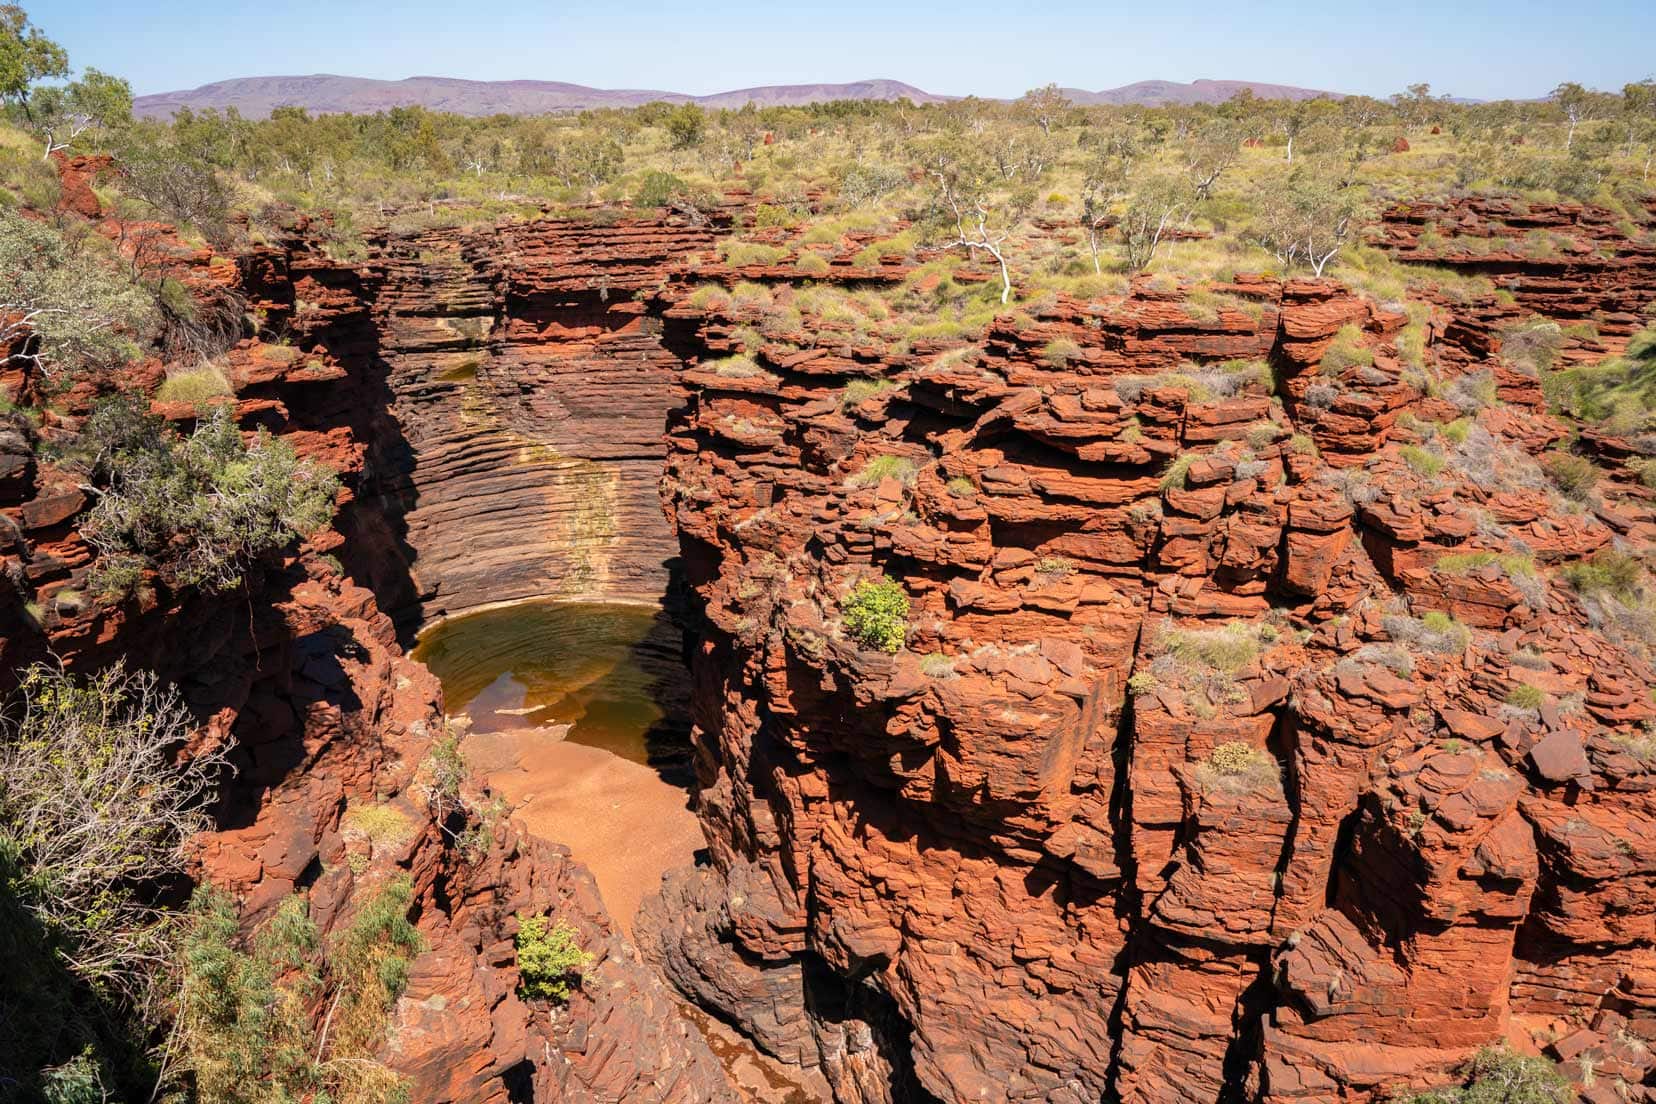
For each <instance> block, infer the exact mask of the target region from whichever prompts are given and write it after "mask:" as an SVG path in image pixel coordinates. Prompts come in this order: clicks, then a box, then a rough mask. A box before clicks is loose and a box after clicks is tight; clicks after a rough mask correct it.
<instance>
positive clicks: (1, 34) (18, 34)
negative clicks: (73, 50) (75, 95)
mask: <svg viewBox="0 0 1656 1104" xmlns="http://www.w3.org/2000/svg"><path fill="white" fill-rule="evenodd" d="M68 75H69V55H68V54H67V53H65V52H64V49H63V47H62V46H59V45H58V44H57V43H55V42H53V41H52V40H51V39H49V38H47V37H46V36H45V35H43V34H41V33H40V30H39V29H38V28H36V27H33V26H30V24H29V17H28V14H27V13H25V12H24V10H23V9H22V7H21V6H19V5H17V4H0V99H4V100H9V101H10V102H12V103H15V104H22V103H24V102H25V101H26V100H27V98H28V95H29V89H30V87H31V86H33V85H34V83H35V82H36V81H42V80H53V79H56V78H58V77H66V76H68Z"/></svg>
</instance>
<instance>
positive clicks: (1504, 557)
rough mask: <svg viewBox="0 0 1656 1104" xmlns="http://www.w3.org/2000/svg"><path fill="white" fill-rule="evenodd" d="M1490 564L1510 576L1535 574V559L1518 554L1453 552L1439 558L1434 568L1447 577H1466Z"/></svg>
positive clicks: (1433, 565)
mask: <svg viewBox="0 0 1656 1104" xmlns="http://www.w3.org/2000/svg"><path fill="white" fill-rule="evenodd" d="M1490 564H1497V565H1499V566H1500V568H1501V570H1502V571H1504V572H1506V573H1507V574H1508V575H1534V574H1535V557H1534V556H1531V555H1527V554H1523V553H1517V552H1508V553H1501V552H1489V551H1477V552H1452V553H1450V554H1449V555H1447V556H1439V557H1438V558H1437V561H1436V562H1435V563H1433V564H1432V568H1433V569H1434V570H1436V571H1441V572H1443V573H1444V574H1446V575H1465V574H1466V573H1467V572H1469V571H1476V570H1477V569H1478V568H1480V567H1488V566H1489V565H1490Z"/></svg>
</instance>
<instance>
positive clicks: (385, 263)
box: [305, 222, 712, 622]
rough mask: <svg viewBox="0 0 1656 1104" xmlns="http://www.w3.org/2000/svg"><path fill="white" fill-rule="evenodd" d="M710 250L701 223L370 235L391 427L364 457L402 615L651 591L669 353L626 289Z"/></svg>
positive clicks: (657, 595)
mask: <svg viewBox="0 0 1656 1104" xmlns="http://www.w3.org/2000/svg"><path fill="white" fill-rule="evenodd" d="M711 241H712V233H711V231H710V230H709V229H708V228H706V227H700V228H698V227H692V226H687V225H686V226H672V227H670V226H662V225H659V224H638V223H629V222H622V223H618V224H615V225H609V226H603V225H592V226H582V225H576V224H569V223H555V222H543V223H529V224H522V225H513V226H505V227H501V228H498V229H496V230H493V231H482V232H471V233H463V232H459V231H442V230H438V231H430V232H425V233H414V234H409V235H407V236H401V237H396V238H387V239H381V240H379V241H377V242H376V243H374V244H375V255H374V260H373V262H372V263H371V264H370V266H369V267H368V272H369V273H370V279H371V287H370V288H369V289H368V290H369V293H370V297H371V301H372V315H373V321H374V326H375V331H376V333H377V337H378V355H379V356H380V357H382V358H383V361H384V374H385V379H386V384H387V386H388V388H389V391H390V411H391V414H392V416H393V417H394V419H395V420H396V422H397V425H398V427H399V428H400V434H399V435H398V437H397V439H396V447H394V448H383V447H382V448H380V449H378V450H376V452H375V453H374V455H373V457H372V462H373V464H374V475H375V486H376V488H377V489H378V491H379V493H380V494H381V495H383V496H384V499H385V501H384V504H383V510H384V512H385V513H386V514H387V515H388V516H394V517H396V518H398V519H399V524H400V526H401V527H402V532H401V534H400V535H401V539H402V541H404V542H405V543H406V545H407V549H406V558H407V559H408V561H409V563H410V566H409V574H410V576H411V577H412V580H413V584H414V593H413V594H412V595H410V596H408V597H407V601H408V602H410V603H411V606H410V607H405V608H404V609H401V610H399V611H398V612H399V616H400V617H403V618H406V619H408V620H412V621H417V622H427V621H429V620H430V619H431V618H433V617H435V616H442V615H448V614H453V613H457V612H462V611H464V610H467V609H471V608H475V607H478V606H483V605H488V604H491V603H498V602H507V601H513V600H517V599H522V598H540V597H557V598H607V599H615V598H626V599H639V600H645V601H658V600H660V599H661V597H662V595H663V593H664V592H665V591H666V589H667V585H668V566H667V565H668V561H669V560H670V559H672V558H673V557H674V556H675V555H676V553H677V548H676V544H675V542H674V541H673V538H672V534H671V533H670V531H669V530H668V529H667V526H666V523H665V522H664V520H663V519H662V515H661V509H660V504H659V499H658V495H657V490H656V485H657V482H658V481H659V479H660V474H661V461H662V457H663V455H664V453H663V448H662V443H661V427H662V426H663V425H664V424H665V422H666V418H667V411H668V408H669V405H670V404H671V403H672V402H673V401H674V393H673V389H672V387H671V376H672V372H673V369H674V367H675V366H676V364H677V360H676V358H675V357H673V356H672V355H671V354H669V353H668V352H666V350H664V349H663V348H662V346H661V344H660V342H659V340H657V334H658V332H659V324H658V323H657V322H656V320H654V319H652V318H650V317H649V316H648V315H647V314H646V312H645V309H644V305H643V303H642V302H641V301H639V300H638V299H637V298H635V295H636V294H637V293H639V292H641V291H645V290H648V289H651V288H653V287H654V286H656V285H657V284H658V283H659V282H660V281H661V280H662V279H663V278H664V272H665V270H666V268H667V266H669V265H670V264H674V263H676V261H677V259H678V258H680V257H682V256H684V255H686V254H688V253H691V252H694V251H697V250H702V249H706V248H707V247H708V246H710V244H711ZM305 306H310V304H305Z"/></svg>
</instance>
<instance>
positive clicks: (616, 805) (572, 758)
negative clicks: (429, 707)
mask: <svg viewBox="0 0 1656 1104" xmlns="http://www.w3.org/2000/svg"><path fill="white" fill-rule="evenodd" d="M562 733H563V726H556V727H550V728H526V729H517V730H512V731H507V732H474V733H471V734H469V735H468V736H466V738H465V745H464V746H465V753H466V760H467V762H468V763H469V764H470V765H471V766H472V769H474V770H475V771H477V772H478V773H479V774H482V775H483V776H484V777H485V778H487V779H488V782H489V785H490V786H491V787H492V788H493V789H494V790H495V792H497V793H499V794H500V795H501V796H502V797H504V798H505V799H506V801H507V802H508V803H509V804H510V805H511V807H512V810H513V813H514V814H515V815H516V816H517V817H518V818H519V820H521V821H522V823H523V824H524V826H525V827H527V828H528V829H529V830H530V831H531V832H533V833H535V834H536V835H538V836H541V837H543V838H545V839H548V840H552V841H554V842H556V843H561V844H563V845H565V846H566V847H568V848H569V850H570V852H571V853H573V854H574V856H575V858H576V859H577V860H579V861H580V862H581V863H583V864H584V865H585V866H586V867H587V869H589V870H591V871H592V876H593V877H594V878H595V879H597V882H598V890H599V892H600V893H602V894H603V895H604V904H605V905H606V906H607V907H608V909H609V912H610V915H611V916H612V917H614V919H615V921H616V923H618V924H619V925H620V926H621V930H622V931H624V932H625V933H626V934H627V936H628V938H631V936H632V925H633V916H634V915H635V914H636V913H637V912H638V905H639V902H640V901H642V900H643V899H644V897H645V895H646V894H650V893H654V892H655V891H656V889H657V888H659V887H660V885H661V876H662V874H663V873H665V872H666V871H667V870H669V869H671V868H673V867H675V866H685V865H688V864H690V863H691V862H693V861H694V857H695V853H696V851H697V849H699V848H700V847H701V846H702V834H701V829H700V827H699V826H698V824H697V822H696V817H695V815H694V814H693V813H691V812H690V810H689V809H688V808H687V807H686V799H687V795H686V794H685V792H684V790H682V789H680V788H679V787H677V786H674V785H672V784H671V783H668V782H665V781H663V780H662V778H661V776H660V775H659V774H657V773H656V771H655V770H654V769H652V768H650V767H647V766H644V765H642V764H639V763H633V762H630V761H628V760H626V759H622V758H619V757H618V756H615V755H612V754H610V753H609V752H607V751H604V750H602V749H600V748H592V747H586V746H585V745H582V744H576V743H571V742H569V741H567V740H565V739H563V736H562Z"/></svg>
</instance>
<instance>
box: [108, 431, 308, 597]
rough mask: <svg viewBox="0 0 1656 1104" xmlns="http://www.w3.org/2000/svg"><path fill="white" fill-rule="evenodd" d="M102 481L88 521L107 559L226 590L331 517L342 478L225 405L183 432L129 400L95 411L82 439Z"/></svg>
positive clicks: (185, 582)
mask: <svg viewBox="0 0 1656 1104" xmlns="http://www.w3.org/2000/svg"><path fill="white" fill-rule="evenodd" d="M77 455H78V457H79V460H80V462H81V463H82V464H83V465H84V466H85V467H86V468H87V469H89V471H90V473H91V475H92V477H93V478H94V479H95V480H96V481H98V482H99V483H101V484H102V487H101V489H100V492H99V495H98V499H97V504H96V505H95V506H93V508H92V509H91V510H90V511H89V512H88V513H87V515H86V520H85V522H84V523H83V525H82V532H83V533H85V534H86V536H87V538H88V539H89V540H90V541H91V543H92V544H93V546H94V547H96V548H97V549H98V551H99V552H100V553H101V554H103V555H111V556H113V555H119V554H123V553H124V554H130V555H137V556H141V557H144V558H145V559H146V560H148V561H149V562H150V563H153V564H154V565H155V566H156V568H157V569H158V570H159V571H160V572H161V574H162V577H163V578H165V579H167V580H168V582H169V583H171V584H172V585H175V586H181V587H188V586H200V587H203V588H204V589H207V590H210V591H222V590H227V589H230V588H231V587H234V586H236V585H238V584H239V583H240V581H241V579H242V576H243V574H244V573H245V572H246V571H247V570H248V569H249V568H250V567H252V566H254V565H255V564H256V563H258V562H259V561H261V560H263V559H264V558H266V557H267V556H271V555H273V554H275V553H277V552H280V551H281V550H283V549H284V548H286V547H288V546H289V545H290V544H291V543H292V542H293V541H294V540H296V539H297V538H299V537H301V536H303V535H305V534H308V533H311V532H314V531H316V530H317V529H320V528H321V527H322V526H324V525H326V524H327V523H328V521H329V519H331V518H332V517H333V509H334V494H335V492H336V491H337V488H338V481H337V480H336V479H335V477H334V476H333V474H332V473H331V472H328V471H326V470H324V469H321V468H319V467H317V466H315V465H313V464H311V463H309V462H308V461H302V460H299V459H298V458H297V457H296V456H295V455H294V453H293V449H292V448H291V447H290V446H289V445H288V444H287V443H286V442H284V441H280V440H276V439H274V438H272V437H271V436H270V435H269V434H267V433H264V432H263V431H261V432H260V433H259V434H258V435H257V437H256V438H255V439H254V441H253V443H252V444H251V445H249V444H247V443H246V442H244V441H243V440H242V435H241V431H240V430H238V429H237V428H236V423H235V421H234V418H233V415H232V412H231V411H230V409H229V408H228V407H224V406H221V407H219V408H218V409H216V410H215V411H214V412H213V413H212V415H211V416H210V417H208V418H205V419H203V420H202V421H201V422H200V423H199V424H198V425H197V426H196V429H195V432H194V433H192V434H191V435H190V436H188V437H184V438H179V437H177V436H176V435H174V434H172V433H171V432H170V431H168V430H166V429H164V427H163V426H162V424H161V423H160V421H159V420H158V419H153V418H150V417H148V416H147V415H146V414H144V413H143V411H142V409H141V407H139V406H137V405H135V404H134V403H133V401H132V400H131V399H128V398H118V399H116V400H114V401H112V402H105V403H103V404H101V405H100V406H98V407H97V409H96V410H95V411H94V413H93V414H92V416H91V418H89V419H88V421H87V426H86V428H85V430H83V432H82V434H81V437H80V439H79V441H78V443H77Z"/></svg>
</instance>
